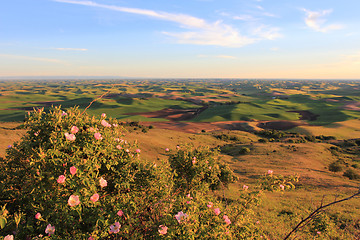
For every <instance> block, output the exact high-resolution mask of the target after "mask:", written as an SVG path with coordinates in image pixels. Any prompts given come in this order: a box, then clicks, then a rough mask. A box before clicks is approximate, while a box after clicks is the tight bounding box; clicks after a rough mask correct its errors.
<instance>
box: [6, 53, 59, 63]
mask: <svg viewBox="0 0 360 240" xmlns="http://www.w3.org/2000/svg"><path fill="white" fill-rule="evenodd" d="M0 57H4V58H9V59H18V60H29V61H39V62H50V63H61V64H66V62H64V61H62V60H58V59H52V58H39V57H31V56H21V55H12V54H0Z"/></svg>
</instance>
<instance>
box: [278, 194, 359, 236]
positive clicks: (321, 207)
mask: <svg viewBox="0 0 360 240" xmlns="http://www.w3.org/2000/svg"><path fill="white" fill-rule="evenodd" d="M358 195H360V190H359V191H358V192H357V193H355V194H353V195H351V196H350V197H347V198H343V199H340V200H337V201H334V202H331V203H329V204H326V205H323V203H322V202H321V206H320V207H318V208H317V209H316V210H315V211H313V212H312V213H310V215H309V216H307V217H306V218H304V219H303V220H301V222H299V223H298V225H296V227H294V228H293V230H291V232H290V233H289V234H288V235H286V237H285V238H284V240H286V239H288V238H289V237H290V236H291V234H293V233H294V232H296V231H297V230H298V229H299V227H300V226H301V225H302V224H303V223H305V222H307V221H310V220H311V219H312V218H313V217H314V216H315V215H316V214H318V213H320V211H321V210H322V209H324V208H327V207H330V206H331V205H334V204H337V203H340V202H344V201H347V200H350V199H352V198H354V197H356V196H358Z"/></svg>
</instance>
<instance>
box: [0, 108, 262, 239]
mask: <svg viewBox="0 0 360 240" xmlns="http://www.w3.org/2000/svg"><path fill="white" fill-rule="evenodd" d="M24 127H26V128H27V130H28V131H27V134H26V135H25V136H24V137H23V138H22V140H21V141H20V142H18V143H15V144H14V145H13V146H12V147H11V148H9V149H8V150H7V156H6V159H5V160H4V161H2V163H1V164H2V166H1V167H2V171H1V172H0V186H1V196H0V200H1V202H0V206H1V207H3V209H4V211H3V213H4V212H5V211H6V216H5V215H4V214H3V213H2V214H3V215H2V216H1V228H2V229H0V235H1V236H6V235H12V234H14V235H15V238H16V239H36V238H37V237H38V236H42V235H46V237H44V238H43V239H50V238H51V239H248V238H249V237H256V236H257V237H259V236H260V233H259V232H258V230H257V227H256V226H255V225H254V224H253V221H251V219H250V218H249V214H251V212H250V211H247V209H248V208H249V206H250V204H248V203H250V202H256V199H257V197H258V195H257V194H256V193H257V192H253V191H243V192H242V193H241V194H239V198H238V199H237V200H236V199H235V200H233V204H226V202H222V201H220V200H217V199H216V198H215V197H214V196H213V195H211V194H208V192H209V191H210V190H211V189H217V188H219V187H220V186H226V185H227V184H228V183H230V182H232V181H234V179H235V177H234V175H233V173H232V171H231V170H230V168H229V167H228V166H227V165H225V164H223V163H221V161H220V160H219V159H218V157H217V152H216V151H212V150H210V149H209V148H198V149H196V150H191V149H189V148H188V147H184V148H181V149H179V150H177V151H176V152H175V153H174V154H171V155H170V156H169V163H170V164H168V163H166V162H164V163H162V164H161V166H157V165H156V164H153V163H146V162H144V161H141V159H140V154H141V150H140V149H139V148H138V147H137V146H136V145H135V144H132V143H130V142H127V141H126V140H125V139H124V134H123V132H124V130H123V128H122V127H121V126H120V124H119V123H118V122H117V121H116V120H114V119H108V118H106V116H105V115H102V116H101V118H100V119H97V118H95V117H91V116H88V115H87V114H86V113H84V114H81V113H80V111H79V110H78V109H76V108H74V109H71V110H69V111H67V112H63V111H62V110H61V109H60V108H53V109H51V110H50V112H48V113H45V112H44V111H43V110H42V109H39V110H36V111H34V112H32V113H30V114H29V116H28V117H27V119H26V122H25V124H24ZM5 207H6V209H5Z"/></svg>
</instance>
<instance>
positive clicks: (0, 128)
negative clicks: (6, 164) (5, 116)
mask: <svg viewBox="0 0 360 240" xmlns="http://www.w3.org/2000/svg"><path fill="white" fill-rule="evenodd" d="M20 124H21V123H18V122H2V123H0V157H5V150H6V148H7V147H8V146H9V145H12V144H13V143H14V142H15V141H19V140H20V139H21V137H22V136H23V135H24V134H25V132H26V130H22V129H15V128H16V127H18V126H19V125H20Z"/></svg>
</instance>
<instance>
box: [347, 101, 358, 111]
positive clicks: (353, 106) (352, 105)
mask: <svg viewBox="0 0 360 240" xmlns="http://www.w3.org/2000/svg"><path fill="white" fill-rule="evenodd" d="M343 108H344V109H346V110H352V111H360V102H350V103H348V104H345V106H344V107H343Z"/></svg>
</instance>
